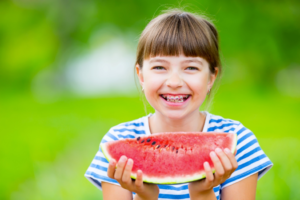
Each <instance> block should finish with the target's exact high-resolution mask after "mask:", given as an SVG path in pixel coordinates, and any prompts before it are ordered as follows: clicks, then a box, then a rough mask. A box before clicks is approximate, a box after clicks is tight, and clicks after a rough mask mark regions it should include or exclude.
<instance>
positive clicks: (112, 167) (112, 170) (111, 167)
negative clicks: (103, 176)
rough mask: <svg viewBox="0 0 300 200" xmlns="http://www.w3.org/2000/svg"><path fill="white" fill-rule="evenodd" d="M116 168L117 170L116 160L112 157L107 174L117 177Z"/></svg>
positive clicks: (110, 176)
mask: <svg viewBox="0 0 300 200" xmlns="http://www.w3.org/2000/svg"><path fill="white" fill-rule="evenodd" d="M115 170H116V161H115V160H114V159H112V160H111V161H110V162H109V164H108V169H107V176H108V177H109V178H115V177H114V176H115Z"/></svg>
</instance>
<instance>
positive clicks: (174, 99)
mask: <svg viewBox="0 0 300 200" xmlns="http://www.w3.org/2000/svg"><path fill="white" fill-rule="evenodd" d="M188 96H189V95H178V96H172V95H162V97H163V98H165V99H166V100H167V101H168V102H175V103H181V102H183V99H184V98H187V97H188Z"/></svg>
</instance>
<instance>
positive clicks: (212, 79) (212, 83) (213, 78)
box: [208, 67, 219, 89]
mask: <svg viewBox="0 0 300 200" xmlns="http://www.w3.org/2000/svg"><path fill="white" fill-rule="evenodd" d="M218 73H219V68H218V67H215V73H211V74H210V77H209V82H208V88H209V89H211V88H212V87H213V85H214V82H215V80H216V78H217V75H218Z"/></svg>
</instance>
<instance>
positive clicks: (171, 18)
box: [136, 9, 221, 73]
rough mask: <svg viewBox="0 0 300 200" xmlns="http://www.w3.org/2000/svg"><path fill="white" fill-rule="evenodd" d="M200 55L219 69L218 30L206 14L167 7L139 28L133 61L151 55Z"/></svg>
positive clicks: (212, 69) (140, 64)
mask: <svg viewBox="0 0 300 200" xmlns="http://www.w3.org/2000/svg"><path fill="white" fill-rule="evenodd" d="M180 54H184V55H185V56H192V57H196V56H199V57H202V58H204V59H206V60H207V62H208V63H209V64H210V66H209V67H210V71H211V73H215V68H216V67H217V68H219V72H220V71H221V62H220V56H219V41H218V32H217V30H216V28H215V26H214V25H213V23H212V22H210V21H209V20H208V19H206V17H203V16H200V15H197V14H194V13H190V12H185V11H182V10H180V9H172V10H167V11H165V12H164V13H163V14H161V15H159V16H157V17H156V18H154V19H153V20H151V21H150V22H149V24H148V25H147V26H146V28H145V29H144V31H143V32H142V34H141V36H140V39H139V42H138V47H137V55H136V64H139V66H140V68H142V67H143V60H144V59H148V58H149V57H152V56H157V55H161V56H179V55H180Z"/></svg>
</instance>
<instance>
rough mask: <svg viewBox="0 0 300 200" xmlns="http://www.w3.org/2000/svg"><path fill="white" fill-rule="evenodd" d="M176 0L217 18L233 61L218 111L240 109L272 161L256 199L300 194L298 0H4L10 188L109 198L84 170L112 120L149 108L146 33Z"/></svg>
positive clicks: (1, 111)
mask: <svg viewBox="0 0 300 200" xmlns="http://www.w3.org/2000/svg"><path fill="white" fill-rule="evenodd" d="M178 6H181V7H182V6H183V7H187V10H190V11H195V12H198V13H203V14H205V15H207V16H208V17H210V18H211V19H213V21H214V23H215V25H216V27H217V29H218V30H219V34H220V46H221V54H222V62H223V67H224V73H223V76H222V78H221V81H220V83H219V86H218V90H217V93H216V95H215V97H214V99H213V102H212V104H211V106H210V107H209V111H210V112H212V113H213V114H217V115H221V116H223V117H226V118H231V119H235V120H239V121H241V122H242V123H243V124H244V125H245V126H246V127H248V128H249V129H251V130H252V131H253V132H254V133H255V134H256V136H257V138H258V141H259V143H260V145H261V146H262V148H263V150H264V151H265V153H266V154H267V155H268V156H269V157H270V159H271V160H272V162H273V163H274V167H273V168H272V169H271V170H270V171H269V172H268V173H267V174H266V175H265V176H264V177H263V178H262V179H261V180H259V182H258V189H257V199H264V200H265V199H272V200H275V199H299V196H300V190H299V188H298V186H299V180H300V171H299V168H300V151H299V147H300V136H299V133H300V131H299V121H298V120H299V119H300V114H299V113H300V40H299V36H300V26H299V21H300V1H297V0H294V1H274V0H273V1H256V0H251V1H234V0H227V1H220V0H215V1H211V0H201V1H196V0H189V1H184V0H182V1H178V2H176V1H171V0H169V1H168V0H152V1H139V0H128V1H116V0H110V1H107V0H84V1H79V0H14V1H7V0H1V1H0V133H1V135H0V177H1V178H0V199H12V200H18V199H26V200H27V199H28V200H36V199H37V200H38V199H43V200H48V199H49V200H50V199H55V200H57V199H72V200H73V199H101V198H102V195H101V192H100V191H99V190H98V189H97V188H96V187H95V186H93V185H92V184H91V183H89V182H88V181H87V180H86V179H85V178H84V176H83V175H84V173H85V170H86V169H87V167H88V166H89V164H90V162H91V160H92V159H93V157H94V154H95V153H96V151H97V150H98V145H99V142H100V140H101V138H102V137H103V135H104V134H105V133H106V132H107V131H108V129H109V128H110V127H111V126H113V125H116V124H118V123H121V122H125V121H130V120H133V119H136V118H139V117H141V116H144V115H145V114H146V113H145V110H144V106H143V103H142V101H141V98H140V97H139V93H138V92H137V89H136V86H135V83H134V78H133V66H134V61H135V60H134V57H135V49H136V45H137V40H138V37H139V34H140V33H141V31H142V30H143V28H144V27H145V26H146V24H147V23H148V22H149V20H150V19H151V18H153V16H156V15H157V14H159V13H160V11H161V10H163V9H166V8H168V7H178ZM148 112H151V109H150V110H148Z"/></svg>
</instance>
